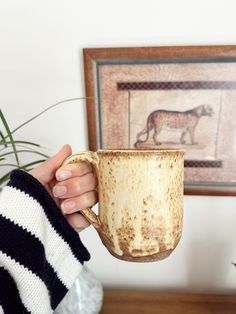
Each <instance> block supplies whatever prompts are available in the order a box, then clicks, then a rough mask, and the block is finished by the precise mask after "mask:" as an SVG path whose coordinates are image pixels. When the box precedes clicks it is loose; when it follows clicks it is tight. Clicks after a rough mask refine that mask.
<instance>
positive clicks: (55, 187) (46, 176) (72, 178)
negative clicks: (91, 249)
mask: <svg viewBox="0 0 236 314" xmlns="http://www.w3.org/2000/svg"><path fill="white" fill-rule="evenodd" d="M70 155H71V147H70V146H69V145H65V146H64V147H63V148H62V149H61V150H60V151H59V152H58V153H57V154H56V155H55V156H54V157H52V158H50V159H48V160H47V161H45V162H44V163H43V164H41V165H40V166H38V167H36V168H35V169H33V170H31V171H30V174H31V175H32V176H34V177H35V178H36V179H37V180H38V181H40V182H41V184H43V185H44V187H45V188H46V189H47V190H48V192H49V193H50V194H51V196H52V197H53V199H54V200H55V202H56V203H57V205H58V206H59V207H60V208H61V210H62V212H63V213H64V216H65V218H66V219H67V221H68V223H69V224H70V225H71V226H72V227H73V228H75V229H79V230H81V229H84V228H86V227H87V226H89V222H88V221H87V220H86V219H85V217H84V216H83V215H82V214H81V213H80V212H79V211H80V210H81V209H85V208H87V207H91V206H93V205H95V204H96V203H97V192H96V187H97V178H96V176H95V174H94V173H93V169H92V167H91V165H90V164H88V163H85V162H81V163H78V164H68V165H63V166H61V165H62V163H63V161H64V160H65V158H67V157H68V156H70Z"/></svg>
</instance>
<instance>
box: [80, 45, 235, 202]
mask: <svg viewBox="0 0 236 314" xmlns="http://www.w3.org/2000/svg"><path fill="white" fill-rule="evenodd" d="M83 56H84V72H85V89H86V97H87V99H86V108H87V124H88V139H89V149H90V150H93V151H95V150H97V149H117V148H120V149H125V148H136V149H142V148H145V149H146V148H151V149H153V148H157V149H158V148H167V147H168V148H174V149H175V148H182V149H184V150H185V152H186V153H185V163H184V164H185V182H184V186H185V188H184V193H185V194H188V195H221V196H233V195H234V196H235V195H236V123H235V121H236V46H174V47H127V48H84V49H83Z"/></svg>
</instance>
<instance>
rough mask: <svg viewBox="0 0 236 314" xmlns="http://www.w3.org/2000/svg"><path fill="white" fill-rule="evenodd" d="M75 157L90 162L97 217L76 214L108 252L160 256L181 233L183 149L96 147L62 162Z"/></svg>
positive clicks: (86, 212)
mask: <svg viewBox="0 0 236 314" xmlns="http://www.w3.org/2000/svg"><path fill="white" fill-rule="evenodd" d="M81 161H86V162H89V163H91V164H92V165H93V167H94V169H95V171H96V174H97V177H98V195H99V212H98V215H96V214H95V213H94V212H93V211H92V210H91V208H87V209H85V210H82V211H81V212H82V214H83V215H84V216H85V217H86V218H87V220H88V221H89V222H91V224H92V225H93V226H94V227H95V228H96V230H97V231H98V234H99V236H100V238H101V240H102V242H103V244H104V245H105V246H106V248H107V249H108V250H109V252H110V253H111V254H112V255H113V256H115V257H117V258H119V259H122V260H127V261H134V262H148V261H157V260H161V259H163V258H166V257H167V256H168V255H169V254H170V253H171V252H172V251H173V250H174V248H175V247H176V245H177V244H178V242H179V240H180V237H181V233H182V222H183V169H184V152H183V150H178V149H156V150H133V149H132V150H131V149H130V150H98V151H97V152H83V153H79V154H75V155H72V156H70V157H68V158H67V159H66V160H65V162H64V164H68V163H77V162H81Z"/></svg>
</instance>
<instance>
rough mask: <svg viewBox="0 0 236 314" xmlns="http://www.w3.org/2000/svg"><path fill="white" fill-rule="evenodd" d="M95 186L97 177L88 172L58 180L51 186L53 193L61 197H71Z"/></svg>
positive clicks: (91, 189)
mask: <svg viewBox="0 0 236 314" xmlns="http://www.w3.org/2000/svg"><path fill="white" fill-rule="evenodd" d="M96 187H97V177H96V176H95V174H94V173H92V172H90V173H87V174H85V175H83V176H77V177H73V178H70V179H68V180H64V181H62V182H59V183H58V184H56V185H55V187H54V188H53V195H54V196H55V197H58V198H61V199H66V198H72V197H76V196H77V195H82V194H84V193H86V192H90V191H93V190H95V189H96Z"/></svg>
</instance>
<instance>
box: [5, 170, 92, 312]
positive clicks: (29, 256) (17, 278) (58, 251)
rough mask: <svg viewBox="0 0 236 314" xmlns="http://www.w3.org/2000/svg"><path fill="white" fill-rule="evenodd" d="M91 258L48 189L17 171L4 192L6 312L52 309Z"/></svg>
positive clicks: (48, 310)
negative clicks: (85, 262)
mask: <svg viewBox="0 0 236 314" xmlns="http://www.w3.org/2000/svg"><path fill="white" fill-rule="evenodd" d="M89 257H90V256H89V253H88V251H87V249H86V248H85V247H84V245H83V244H82V242H81V240H80V237H79V235H78V233H77V232H76V231H74V230H73V229H72V228H71V227H70V225H69V224H68V223H67V221H66V220H65V218H64V216H63V215H62V213H61V212H60V210H59V208H58V207H57V205H56V204H55V202H54V201H53V199H52V198H51V196H50V194H49V193H48V192H47V191H46V189H45V188H44V187H43V186H42V185H41V184H40V183H39V182H38V181H37V180H36V179H35V178H33V177H32V176H31V175H29V174H27V173H26V172H23V171H20V170H15V171H13V173H12V175H11V179H10V182H9V184H8V185H7V186H6V187H5V188H4V189H3V191H2V193H1V195H0V313H7V314H8V313H14V314H17V313H42V314H47V313H52V312H53V310H54V309H55V308H56V306H57V305H58V304H59V303H60V301H61V300H62V299H63V297H64V296H65V294H66V293H67V291H68V290H69V289H70V287H71V286H72V284H73V282H74V281H75V279H76V277H77V276H78V274H79V272H80V270H81V268H82V265H81V264H83V262H84V261H87V260H89Z"/></svg>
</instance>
